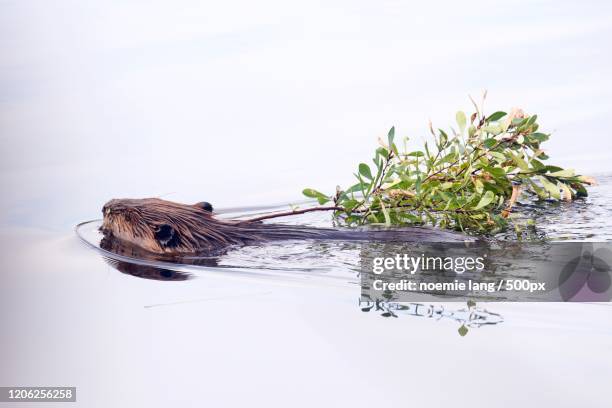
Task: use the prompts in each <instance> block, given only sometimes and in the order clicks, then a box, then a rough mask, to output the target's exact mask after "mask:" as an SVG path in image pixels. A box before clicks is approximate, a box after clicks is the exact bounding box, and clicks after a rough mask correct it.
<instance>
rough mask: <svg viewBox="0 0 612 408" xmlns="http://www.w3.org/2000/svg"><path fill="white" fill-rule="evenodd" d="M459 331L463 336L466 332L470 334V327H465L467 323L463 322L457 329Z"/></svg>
mask: <svg viewBox="0 0 612 408" xmlns="http://www.w3.org/2000/svg"><path fill="white" fill-rule="evenodd" d="M457 331H458V332H459V335H460V336H461V337H464V336H465V335H466V334H468V328H467V327H465V324H462V325H461V327H459V330H457Z"/></svg>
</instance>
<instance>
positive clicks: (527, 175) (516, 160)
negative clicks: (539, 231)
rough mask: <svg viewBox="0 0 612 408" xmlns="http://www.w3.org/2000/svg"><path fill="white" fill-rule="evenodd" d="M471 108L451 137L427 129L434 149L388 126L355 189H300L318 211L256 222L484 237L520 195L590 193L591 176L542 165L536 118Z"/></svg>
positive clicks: (550, 197)
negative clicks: (294, 220)
mask: <svg viewBox="0 0 612 408" xmlns="http://www.w3.org/2000/svg"><path fill="white" fill-rule="evenodd" d="M474 105H475V107H476V112H474V113H473V114H472V115H470V116H469V120H468V117H467V116H466V114H465V113H464V112H461V111H460V112H457V114H456V118H455V120H456V128H451V129H450V130H451V131H450V132H449V133H447V132H445V131H444V130H442V129H438V130H437V131H434V129H433V128H432V127H431V125H430V131H431V133H432V135H433V142H434V144H433V146H431V147H430V145H429V143H427V142H426V143H425V144H424V146H423V148H422V149H421V150H408V149H407V147H406V148H405V151H400V150H399V149H398V147H397V145H396V143H395V128H391V129H390V130H389V132H388V134H387V139H386V140H385V141H383V140H379V143H380V147H378V148H377V149H376V151H375V155H374V158H373V160H372V162H373V164H374V166H373V167H371V166H370V165H368V164H367V163H360V164H359V165H358V167H357V172H356V173H355V178H356V181H357V183H356V184H354V185H352V186H350V187H348V188H346V189H342V188H340V187H337V189H336V193H335V194H334V195H327V194H324V193H321V192H319V191H317V190H314V189H311V188H307V189H305V190H304V191H303V194H304V195H305V196H307V197H310V198H315V199H317V201H318V202H319V204H320V205H321V206H320V207H313V208H308V209H304V210H294V211H290V212H286V213H277V214H269V215H265V216H262V217H259V218H256V219H254V220H262V219H267V218H275V217H278V216H286V215H295V214H301V213H305V212H311V211H333V212H334V217H335V218H336V219H337V220H338V221H341V222H342V223H344V224H345V225H363V224H384V225H424V224H428V225H434V226H438V227H441V228H451V229H458V230H462V231H470V232H478V233H486V232H495V231H499V230H502V229H504V228H505V227H506V225H507V218H508V217H509V216H510V214H511V211H512V208H513V205H514V204H515V203H516V202H517V200H518V199H519V197H520V195H521V194H527V195H530V196H532V197H534V198H535V199H536V200H555V201H557V200H566V201H570V200H572V199H575V198H578V197H584V196H586V195H587V191H586V187H585V186H586V185H587V184H593V183H594V180H593V179H592V178H590V177H586V176H580V175H577V174H575V172H574V171H573V170H571V169H563V168H561V167H558V166H553V165H547V164H544V162H545V161H546V160H547V159H548V156H547V155H546V153H545V152H544V151H543V150H542V149H541V145H542V143H544V142H545V141H546V140H548V139H549V137H550V134H547V133H542V132H541V131H539V124H538V122H537V115H527V114H526V113H524V112H523V111H522V110H520V109H513V110H511V112H509V113H506V112H503V111H496V112H494V113H492V114H490V115H488V116H487V115H485V114H484V112H483V111H482V108H480V109H479V108H478V107H477V106H476V104H474ZM404 144H405V145H406V146H407V144H408V138H405V140H404ZM327 203H332V205H328V206H325V204H327Z"/></svg>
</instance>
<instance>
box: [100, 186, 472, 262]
mask: <svg viewBox="0 0 612 408" xmlns="http://www.w3.org/2000/svg"><path fill="white" fill-rule="evenodd" d="M102 213H103V215H104V220H103V224H102V227H101V228H100V229H101V231H102V232H103V233H104V235H105V237H106V238H107V239H119V240H121V241H125V242H128V243H131V244H134V245H137V246H139V247H141V248H143V249H145V250H147V251H150V252H153V253H157V254H197V253H204V252H212V251H217V250H220V249H223V248H227V247H229V246H232V245H244V244H249V243H259V242H264V241H268V240H280V239H283V240H290V239H342V240H348V241H350V240H383V241H401V242H420V241H432V240H433V241H437V242H449V241H454V242H457V241H465V240H470V239H469V237H466V236H464V235H461V234H456V233H452V232H447V231H440V230H432V229H428V228H418V227H413V228H400V229H392V230H376V229H370V230H352V229H351V230H349V229H344V230H338V229H328V228H310V227H303V226H296V225H283V224H273V223H262V222H251V221H239V220H221V219H218V218H215V217H214V216H213V215H212V214H211V213H210V212H209V211H206V210H205V209H203V208H202V207H201V206H196V205H189V204H180V203H175V202H172V201H166V200H162V199H159V198H144V199H114V200H111V201H109V202H108V203H106V204H105V205H104V207H103V208H102Z"/></svg>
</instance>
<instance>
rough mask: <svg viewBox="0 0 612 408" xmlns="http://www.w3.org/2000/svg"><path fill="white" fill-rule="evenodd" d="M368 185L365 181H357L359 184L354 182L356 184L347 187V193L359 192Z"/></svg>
mask: <svg viewBox="0 0 612 408" xmlns="http://www.w3.org/2000/svg"><path fill="white" fill-rule="evenodd" d="M366 187H367V186H366V185H365V184H363V183H357V184H354V185H352V186H350V187H349V188H347V189H346V193H347V194H350V193H358V192H360V191H363V190H365V188H366Z"/></svg>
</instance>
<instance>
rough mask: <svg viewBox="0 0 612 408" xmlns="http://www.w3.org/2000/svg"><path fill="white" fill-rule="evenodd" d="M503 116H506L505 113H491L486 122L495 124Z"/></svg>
mask: <svg viewBox="0 0 612 408" xmlns="http://www.w3.org/2000/svg"><path fill="white" fill-rule="evenodd" d="M504 116H506V112H502V111H497V112H495V113H492V114H491V115H489V117H488V118H487V121H488V122H495V121H498V120H500V119H501V118H503V117H504Z"/></svg>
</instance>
